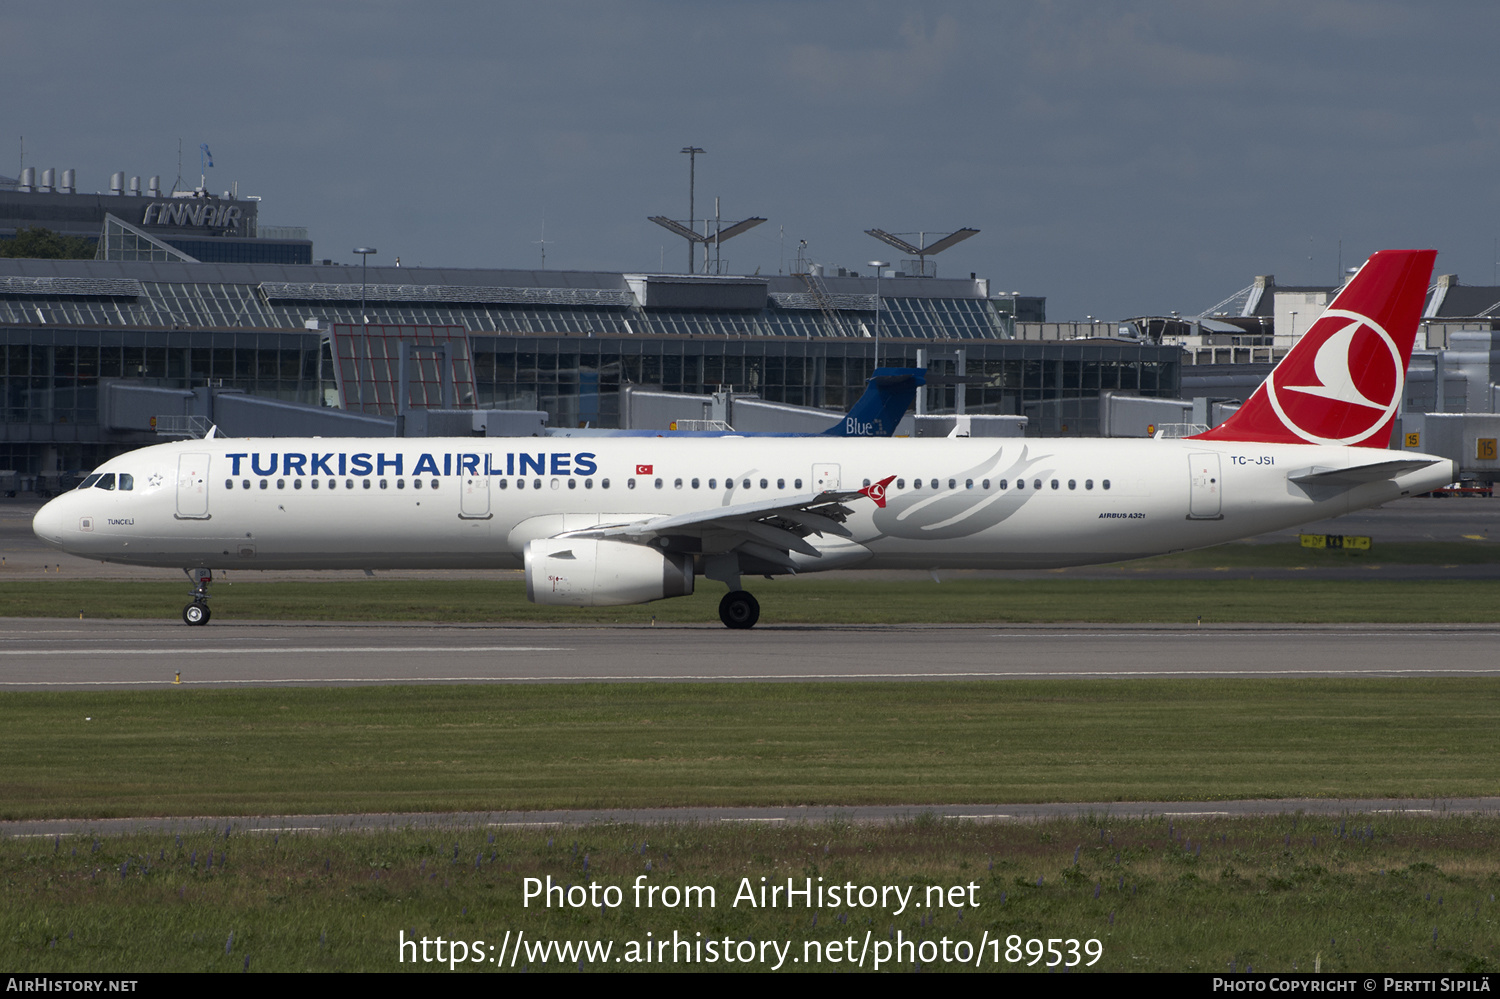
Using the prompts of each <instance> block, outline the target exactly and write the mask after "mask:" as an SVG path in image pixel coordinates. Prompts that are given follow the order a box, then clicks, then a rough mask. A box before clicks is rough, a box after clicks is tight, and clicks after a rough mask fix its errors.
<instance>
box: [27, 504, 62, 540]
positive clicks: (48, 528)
mask: <svg viewBox="0 0 1500 999" xmlns="http://www.w3.org/2000/svg"><path fill="white" fill-rule="evenodd" d="M66 517H67V514H66V512H64V510H63V508H62V498H61V497H59V498H57V499H55V500H52V501H50V502H48V503H47V504H46V505H45V506H43V507H42V508H41V509H40V510H38V511H37V512H36V516H35V517H33V518H31V530H32V532H33V533H35V534H36V536H37V537H38V538H40V539H42V540H43V541H45V542H46V543H47V544H49V545H51V546H52V547H54V548H61V547H62V546H63V524H64V522H65V518H66Z"/></svg>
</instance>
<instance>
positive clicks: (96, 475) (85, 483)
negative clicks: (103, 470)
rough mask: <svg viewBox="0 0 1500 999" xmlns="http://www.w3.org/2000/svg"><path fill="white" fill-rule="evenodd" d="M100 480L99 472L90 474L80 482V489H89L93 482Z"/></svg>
mask: <svg viewBox="0 0 1500 999" xmlns="http://www.w3.org/2000/svg"><path fill="white" fill-rule="evenodd" d="M98 481H99V473H98V472H95V473H94V474H93V475H90V476H88V477H87V478H86V479H84V480H83V481H82V482H80V483H78V488H79V489H89V488H91V487H92V486H93V484H94V483H95V482H98Z"/></svg>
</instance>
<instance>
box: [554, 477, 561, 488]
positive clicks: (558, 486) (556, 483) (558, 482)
mask: <svg viewBox="0 0 1500 999" xmlns="http://www.w3.org/2000/svg"><path fill="white" fill-rule="evenodd" d="M552 488H553V489H561V488H562V480H561V479H553V480H552Z"/></svg>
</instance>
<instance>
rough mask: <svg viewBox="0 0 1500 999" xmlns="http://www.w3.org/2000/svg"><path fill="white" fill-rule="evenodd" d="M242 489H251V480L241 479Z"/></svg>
mask: <svg viewBox="0 0 1500 999" xmlns="http://www.w3.org/2000/svg"><path fill="white" fill-rule="evenodd" d="M240 488H241V489H249V488H250V480H249V479H241V480H240Z"/></svg>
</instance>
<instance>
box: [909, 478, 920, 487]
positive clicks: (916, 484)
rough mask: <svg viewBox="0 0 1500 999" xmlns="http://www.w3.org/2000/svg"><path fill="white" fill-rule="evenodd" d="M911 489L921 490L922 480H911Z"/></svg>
mask: <svg viewBox="0 0 1500 999" xmlns="http://www.w3.org/2000/svg"><path fill="white" fill-rule="evenodd" d="M911 487H912V488H913V489H921V488H922V480H921V479H912V480H911Z"/></svg>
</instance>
